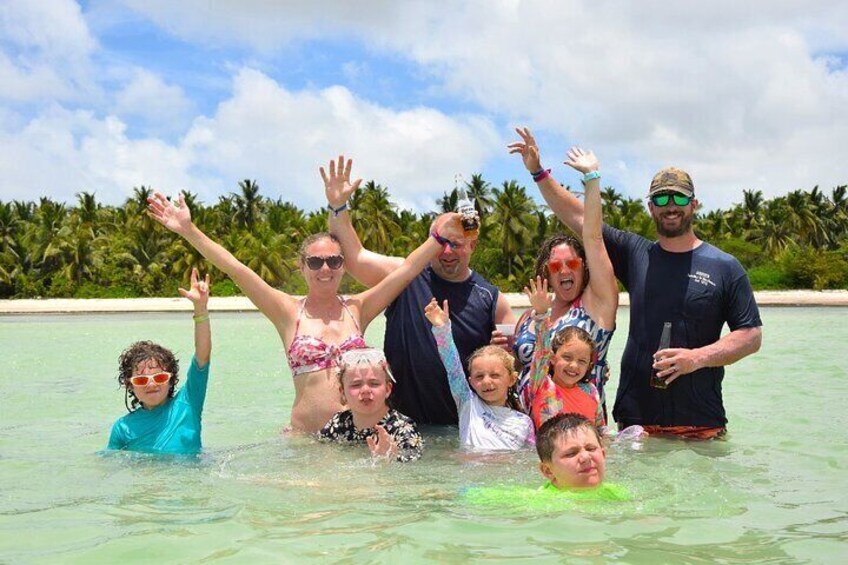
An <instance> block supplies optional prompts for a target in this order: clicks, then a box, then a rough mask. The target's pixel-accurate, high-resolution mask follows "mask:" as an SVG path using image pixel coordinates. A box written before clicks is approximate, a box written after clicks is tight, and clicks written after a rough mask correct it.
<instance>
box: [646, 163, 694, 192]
mask: <svg viewBox="0 0 848 565" xmlns="http://www.w3.org/2000/svg"><path fill="white" fill-rule="evenodd" d="M665 191H672V192H679V193H680V194H683V195H686V196H694V195H695V185H693V184H692V177H690V176H689V173H687V172H686V171H682V170H680V169H676V168H674V167H666V168H665V169H662V170H661V171H660V172H658V173H657V174H655V175H654V178H653V179H652V180H651V189H650V190H649V191H648V196H651V195H652V194H654V193H657V192H665Z"/></svg>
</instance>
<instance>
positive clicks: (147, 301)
mask: <svg viewBox="0 0 848 565" xmlns="http://www.w3.org/2000/svg"><path fill="white" fill-rule="evenodd" d="M754 294H755V296H756V298H757V303H758V304H759V305H760V306H848V290H826V291H815V290H767V291H759V292H756V293H754ZM506 296H507V298H508V300H509V302H510V304H511V305H512V307H513V308H527V307H529V303H528V302H527V298H526V297H525V296H524V295H523V294H518V293H507V295H506ZM620 303H621V305H622V306H628V305H629V304H630V301H629V296H628V294H627V293H622V294H621V296H620ZM209 309H210V310H211V311H214V312H246V311H251V310H253V311H255V310H256V307H255V306H254V305H253V304H252V303H251V302H250V300H248V299H247V298H245V297H243V296H231V297H215V296H213V297H211V298H210V299H209ZM189 310H191V304H190V303H189V302H188V301H187V300H186V299H184V298H181V297H174V298H118V299H106V298H92V299H64V298H51V299H20V300H0V315H4V314H6V315H8V314H64V313H96V312H178V311H189Z"/></svg>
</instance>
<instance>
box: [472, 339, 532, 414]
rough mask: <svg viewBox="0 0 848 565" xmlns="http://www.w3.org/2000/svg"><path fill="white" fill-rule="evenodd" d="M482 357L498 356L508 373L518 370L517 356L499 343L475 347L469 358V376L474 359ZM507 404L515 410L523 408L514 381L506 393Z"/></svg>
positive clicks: (513, 373) (512, 373)
mask: <svg viewBox="0 0 848 565" xmlns="http://www.w3.org/2000/svg"><path fill="white" fill-rule="evenodd" d="M481 357H496V358H497V359H498V361H500V362H501V363H503V365H504V367H505V368H506V372H507V373H508V374H510V375H515V373H516V372H517V371H516V370H515V357H513V356H512V355H510V354H509V353H507V351H506V350H504V349H503V348H502V347H499V346H497V345H484V346H483V347H479V348H477V349H475V350H474V353H472V354H471V356H470V357H469V358H468V373H467V376H471V365H472V364H473V363H474V360H475V359H480V358H481ZM466 378H467V377H466ZM506 404H507V406H508V407H510V408H512V409H513V410H521V405H520V403H519V402H518V391H517V390H516V388H515V383H513V384H512V385H511V386H510V387H509V391H508V392H507V395H506Z"/></svg>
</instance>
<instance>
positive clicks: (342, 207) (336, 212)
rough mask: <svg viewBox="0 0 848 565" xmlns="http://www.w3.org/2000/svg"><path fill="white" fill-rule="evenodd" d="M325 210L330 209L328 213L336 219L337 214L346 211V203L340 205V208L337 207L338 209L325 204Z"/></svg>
mask: <svg viewBox="0 0 848 565" xmlns="http://www.w3.org/2000/svg"><path fill="white" fill-rule="evenodd" d="M327 208H329V209H330V212H332V213H333V217H334V218H335V217H337V216H338V215H339V214H341V213H342V212H344V211H345V210H347V202H345V203H344V204H342V205H341V206H339V207H338V208H333V205H332V204H327Z"/></svg>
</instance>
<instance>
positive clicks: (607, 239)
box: [527, 136, 762, 439]
mask: <svg viewBox="0 0 848 565" xmlns="http://www.w3.org/2000/svg"><path fill="white" fill-rule="evenodd" d="M527 140H529V144H528V145H534V146H535V140H534V139H533V138H532V136H528V137H527ZM538 186H539V189H540V191H541V193H542V196H543V197H544V198H545V200H546V201H547V203H548V205H550V207H551V209H552V210H553V211H554V212H555V213H556V214H557V217H559V219H560V220H561V221H562V222H563V223H564V224H566V225H567V226H568V227H570V228H571V229H572V230H574V231H575V232H576V233H581V232H582V227H583V203H582V202H581V201H580V200H578V199H577V198H576V197H575V196H574V195H573V194H572V193H570V192H569V191H568V190H567V189H565V188H564V187H563V186H562V185H560V184H559V183H557V182H544V181H542V182H539V183H538ZM697 206H698V201H697V200H696V199H695V185H694V183H693V182H692V177H690V176H689V174H688V173H687V172H686V171H683V170H681V169H677V168H674V167H668V168H665V169H662V170H661V171H659V172H658V173H657V174H656V175H654V178H653V179H652V180H651V185H650V189H649V191H648V210H649V211H650V213H651V217H652V218H653V219H654V223H655V224H656V227H657V236H658V237H657V241H651V240H648V239H646V238H644V237H642V236H640V235H636V234H634V233H629V232H625V231H622V230H618V229H615V228H613V227H610V226H607V225H605V226H604V231H603V236H604V244H605V245H606V248H607V252H608V253H609V256H610V259H611V260H612V264H613V269H614V270H615V275H616V277H617V278H618V280H619V281H621V284H622V285H624V287H625V288H626V289H627V291H628V292H629V294H630V328H629V332H628V336H627V345H626V346H625V349H624V354H623V356H622V360H621V380H620V381H619V385H618V392H617V395H616V399H615V406H614V408H613V412H612V413H613V417H614V418H615V421H616V422H617V423H618V426H619V428H620V429H622V428H625V427H627V426H631V425H634V424H638V425H641V426H643V427H644V428H645V429H646V430H647V431H648V432H649V433H652V434H660V435H663V434H672V435H675V436H677V437H684V438H693V439H709V438H714V437H719V436H721V435H723V434H724V433H725V431H726V426H727V417H726V415H725V411H724V405H723V403H722V397H721V385H722V380H723V379H724V366H725V365H730V364H731V363H734V362H736V361H738V360H740V359H742V358H743V357H745V356H747V355H750V354H752V353H754V352H756V351H757V350H759V348H760V344H761V342H762V331H761V326H762V322H761V321H760V314H759V310H758V308H757V303H756V302H755V300H754V294H753V291H752V290H751V283H750V281H749V280H748V275H747V273H746V272H745V269H744V268H743V267H742V265H740V264H739V261H737V260H736V259H735V258H734V257H733V256H732V255H729V254H727V253H725V252H723V251H721V250H720V249H718V248H716V247H714V246H712V245H710V244H709V243H706V242H704V241H701V240H700V239H699V238H698V236H696V235H695V232H694V231H693V229H692V222H693V219H694V217H695V210H696V208H697ZM666 322H670V323H671V346H670V347H669V348H666V349H663V350H659V351H658V349H659V347H658V345H659V341H660V334H661V332H662V328H663V326H664V324H665V323H666ZM725 323H727V325H728V327H729V329H730V332H729V333H727V334H726V335H724V336H722V335H721V331H722V327H723V326H724V324H725ZM655 372H656V374H657V376H658V379H659V381H660V383H659V384H660V385H663V384H664V385H665V386H659V387H657V386H652V384H651V383H652V378H651V377H652V374H653V373H655Z"/></svg>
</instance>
